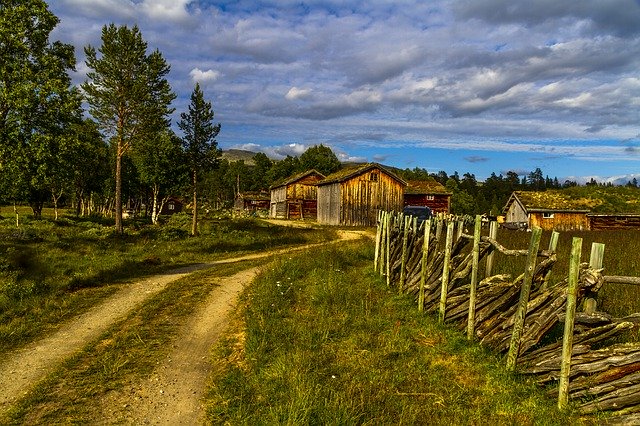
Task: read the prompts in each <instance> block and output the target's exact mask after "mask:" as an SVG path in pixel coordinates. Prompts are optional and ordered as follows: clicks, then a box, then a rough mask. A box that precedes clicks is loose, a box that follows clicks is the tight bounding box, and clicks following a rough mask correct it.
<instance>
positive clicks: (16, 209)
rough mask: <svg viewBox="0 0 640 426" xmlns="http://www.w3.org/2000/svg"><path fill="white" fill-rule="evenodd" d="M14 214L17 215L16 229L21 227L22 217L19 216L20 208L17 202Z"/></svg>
mask: <svg viewBox="0 0 640 426" xmlns="http://www.w3.org/2000/svg"><path fill="white" fill-rule="evenodd" d="M13 213H15V215H16V228H19V227H20V215H19V214H18V206H17V204H16V202H15V201H14V202H13Z"/></svg>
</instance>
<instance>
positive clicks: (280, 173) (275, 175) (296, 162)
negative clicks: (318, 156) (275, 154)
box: [267, 155, 301, 185]
mask: <svg viewBox="0 0 640 426" xmlns="http://www.w3.org/2000/svg"><path fill="white" fill-rule="evenodd" d="M300 169H301V167H300V159H299V158H298V157H292V156H290V155H287V156H286V157H285V158H284V159H282V160H280V161H276V162H275V163H273V166H272V167H271V169H269V171H268V172H267V182H268V184H269V185H273V184H275V183H277V182H280V181H282V180H284V179H286V178H288V177H289V176H291V175H294V174H296V173H298V172H299V171H300Z"/></svg>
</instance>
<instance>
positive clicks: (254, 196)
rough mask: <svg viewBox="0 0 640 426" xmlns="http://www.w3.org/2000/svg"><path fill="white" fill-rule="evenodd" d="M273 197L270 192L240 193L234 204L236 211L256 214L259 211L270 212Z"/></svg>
mask: <svg viewBox="0 0 640 426" xmlns="http://www.w3.org/2000/svg"><path fill="white" fill-rule="evenodd" d="M270 202H271V197H270V195H269V193H268V192H261V191H247V192H239V193H238V195H236V198H235V200H234V203H233V208H234V210H236V211H244V212H250V213H253V212H256V211H258V210H265V211H268V210H269V206H270Z"/></svg>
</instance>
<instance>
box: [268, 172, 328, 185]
mask: <svg viewBox="0 0 640 426" xmlns="http://www.w3.org/2000/svg"><path fill="white" fill-rule="evenodd" d="M313 174H316V175H318V176H319V177H320V179H324V177H325V176H324V175H323V174H322V173H320V172H319V171H317V170H315V169H311V170H307V171H306V172H302V173H298V174H295V175H292V176H289V177H288V178H286V179H284V180H281V181H280V182H277V183H274V184H273V185H271V187H270V188H269V189H275V188H279V187H281V186H287V185H291V184H292V183H295V182H297V181H299V180H301V179H304V178H306V177H307V176H310V175H313Z"/></svg>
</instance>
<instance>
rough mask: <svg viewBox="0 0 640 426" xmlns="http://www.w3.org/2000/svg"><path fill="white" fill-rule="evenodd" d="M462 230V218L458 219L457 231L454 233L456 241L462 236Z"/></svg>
mask: <svg viewBox="0 0 640 426" xmlns="http://www.w3.org/2000/svg"><path fill="white" fill-rule="evenodd" d="M463 232H464V220H458V232H457V234H456V241H457V240H459V239H460V237H462V234H463Z"/></svg>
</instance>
